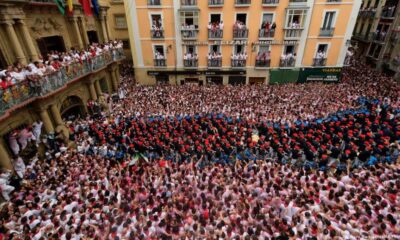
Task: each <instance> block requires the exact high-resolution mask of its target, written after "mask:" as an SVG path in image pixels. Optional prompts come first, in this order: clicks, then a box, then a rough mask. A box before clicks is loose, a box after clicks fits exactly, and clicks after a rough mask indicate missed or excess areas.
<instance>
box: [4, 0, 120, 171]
mask: <svg viewBox="0 0 400 240" xmlns="http://www.w3.org/2000/svg"><path fill="white" fill-rule="evenodd" d="M99 3H100V12H99V13H100V14H99V16H89V17H88V16H85V15H84V14H83V10H82V7H81V5H80V4H79V3H78V1H75V2H74V13H73V15H72V16H68V15H62V14H61V13H60V11H59V9H58V8H57V5H56V4H55V3H54V1H53V0H2V1H0V36H1V37H0V72H1V74H0V82H1V83H4V82H5V81H4V80H5V79H6V78H7V77H6V75H5V74H6V73H5V72H7V71H8V69H10V68H11V69H14V67H15V68H19V71H21V69H23V68H24V67H25V66H26V65H27V64H29V63H31V62H34V61H38V60H40V56H41V55H42V56H46V55H47V54H48V53H50V52H51V51H59V52H65V51H67V50H69V49H71V48H75V49H77V50H81V49H83V48H86V47H87V46H88V44H91V43H93V42H96V43H103V42H107V41H109V40H110V39H115V37H113V36H112V35H111V34H112V31H110V28H109V23H107V11H108V10H109V9H110V6H109V5H108V1H99ZM124 59H125V58H124V54H123V51H122V50H121V49H119V50H118V52H112V51H104V52H103V53H102V54H101V55H98V56H96V57H95V58H93V59H92V61H91V62H89V61H88V60H86V61H83V62H82V63H72V64H71V63H70V64H69V65H67V66H63V67H61V68H60V69H59V70H57V71H54V72H52V73H46V74H45V75H43V76H42V77H40V78H36V79H35V81H32V80H28V79H23V80H18V81H16V82H13V83H12V84H9V85H3V84H2V85H1V86H0V169H1V168H8V169H12V167H13V165H12V159H14V158H15V157H16V156H17V155H16V154H14V153H13V151H12V150H11V147H10V134H11V133H12V132H15V130H17V131H18V130H21V129H24V128H26V127H28V126H30V125H31V124H32V123H33V122H34V121H37V120H39V121H42V122H43V129H42V131H43V132H45V133H54V134H61V135H67V134H68V130H67V129H66V127H65V122H64V119H65V118H67V117H68V116H69V115H70V114H71V113H74V114H77V113H78V114H80V115H81V116H82V115H86V114H88V112H89V110H88V107H87V106H88V101H92V100H93V101H99V100H100V99H102V96H103V93H108V94H112V93H114V92H116V91H117V90H118V84H119V64H120V63H121V61H123V60H124ZM11 65H12V66H13V67H8V66H11ZM4 69H7V71H4ZM10 71H11V70H10ZM24 71H25V70H24ZM10 83H11V81H10ZM33 83H35V84H33Z"/></svg>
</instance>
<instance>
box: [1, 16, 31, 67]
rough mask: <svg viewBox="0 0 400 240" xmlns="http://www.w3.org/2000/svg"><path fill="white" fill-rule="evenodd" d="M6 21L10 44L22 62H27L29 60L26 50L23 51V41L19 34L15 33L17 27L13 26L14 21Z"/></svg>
mask: <svg viewBox="0 0 400 240" xmlns="http://www.w3.org/2000/svg"><path fill="white" fill-rule="evenodd" d="M4 23H5V30H6V33H7V36H8V37H9V40H10V42H9V44H10V47H11V48H12V49H13V51H14V54H15V57H16V58H17V60H18V61H19V62H20V63H22V64H26V63H27V62H26V57H25V54H24V51H22V46H21V43H20V42H19V40H18V37H17V34H16V33H15V29H14V26H13V25H14V21H6V22H4Z"/></svg>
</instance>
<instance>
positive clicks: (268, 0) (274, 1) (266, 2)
mask: <svg viewBox="0 0 400 240" xmlns="http://www.w3.org/2000/svg"><path fill="white" fill-rule="evenodd" d="M278 4H279V0H262V5H263V6H276V5H278Z"/></svg>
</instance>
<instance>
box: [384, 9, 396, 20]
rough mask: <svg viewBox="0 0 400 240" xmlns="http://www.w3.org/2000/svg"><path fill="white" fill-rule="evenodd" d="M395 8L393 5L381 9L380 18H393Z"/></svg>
mask: <svg viewBox="0 0 400 240" xmlns="http://www.w3.org/2000/svg"><path fill="white" fill-rule="evenodd" d="M395 9H396V8H395V7H389V8H384V9H382V12H381V18H394V17H395V15H396V12H395Z"/></svg>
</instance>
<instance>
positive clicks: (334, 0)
mask: <svg viewBox="0 0 400 240" xmlns="http://www.w3.org/2000/svg"><path fill="white" fill-rule="evenodd" d="M326 2H328V3H340V2H342V0H326Z"/></svg>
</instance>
